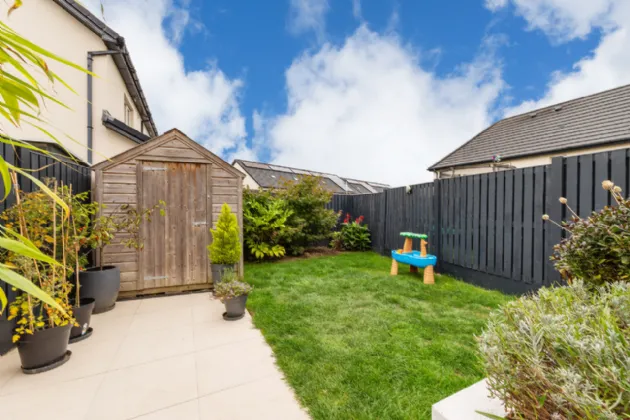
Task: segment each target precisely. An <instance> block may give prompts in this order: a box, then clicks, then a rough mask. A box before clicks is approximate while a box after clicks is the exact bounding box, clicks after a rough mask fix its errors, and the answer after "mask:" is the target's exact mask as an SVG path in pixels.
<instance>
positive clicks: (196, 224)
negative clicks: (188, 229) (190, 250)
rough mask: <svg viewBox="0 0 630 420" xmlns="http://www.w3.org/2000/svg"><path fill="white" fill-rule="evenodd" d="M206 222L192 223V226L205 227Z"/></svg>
mask: <svg viewBox="0 0 630 420" xmlns="http://www.w3.org/2000/svg"><path fill="white" fill-rule="evenodd" d="M207 224H208V222H193V226H206V225H207Z"/></svg>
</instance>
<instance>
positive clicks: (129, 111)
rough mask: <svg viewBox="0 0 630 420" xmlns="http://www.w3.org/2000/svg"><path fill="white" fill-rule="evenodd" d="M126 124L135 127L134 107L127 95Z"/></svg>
mask: <svg viewBox="0 0 630 420" xmlns="http://www.w3.org/2000/svg"><path fill="white" fill-rule="evenodd" d="M125 124H127V125H128V126H129V127H133V107H132V106H131V103H130V102H129V99H128V98H127V95H125Z"/></svg>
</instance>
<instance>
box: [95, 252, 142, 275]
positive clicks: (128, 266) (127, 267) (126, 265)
mask: <svg viewBox="0 0 630 420" xmlns="http://www.w3.org/2000/svg"><path fill="white" fill-rule="evenodd" d="M108 257H109V258H111V256H108ZM103 259H106V258H105V257H103ZM112 264H113V265H115V266H116V267H118V268H119V269H120V272H121V273H124V272H129V271H132V272H134V273H135V272H137V271H138V262H137V261H127V262H121V261H113V262H112Z"/></svg>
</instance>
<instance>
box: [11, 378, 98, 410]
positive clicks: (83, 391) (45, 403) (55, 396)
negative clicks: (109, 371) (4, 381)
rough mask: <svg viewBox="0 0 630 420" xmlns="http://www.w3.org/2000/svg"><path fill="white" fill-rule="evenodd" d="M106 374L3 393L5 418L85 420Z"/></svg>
mask: <svg viewBox="0 0 630 420" xmlns="http://www.w3.org/2000/svg"><path fill="white" fill-rule="evenodd" d="M35 376H37V375H33V376H32V377H35ZM103 377H104V375H97V376H91V377H89V378H83V379H77V380H74V381H68V382H61V383H56V384H54V385H49V386H47V387H43V388H39V389H37V390H25V391H22V392H19V393H16V394H11V395H5V396H2V397H0V407H2V411H1V412H0V413H2V419H7V420H9V419H10V420H34V419H46V420H83V419H85V418H86V417H85V416H86V414H87V412H88V407H89V405H90V401H92V399H93V398H94V396H95V395H96V392H97V390H98V387H99V385H100V384H101V381H102V380H103Z"/></svg>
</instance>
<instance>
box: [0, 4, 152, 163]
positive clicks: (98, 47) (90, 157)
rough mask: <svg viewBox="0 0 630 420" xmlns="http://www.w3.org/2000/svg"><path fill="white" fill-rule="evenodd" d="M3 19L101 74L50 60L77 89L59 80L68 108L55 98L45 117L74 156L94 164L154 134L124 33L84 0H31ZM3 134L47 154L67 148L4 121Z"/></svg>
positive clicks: (58, 92)
mask: <svg viewBox="0 0 630 420" xmlns="http://www.w3.org/2000/svg"><path fill="white" fill-rule="evenodd" d="M11 3H12V2H5V3H2V5H0V13H2V14H3V15H4V16H6V14H7V10H8V8H9V6H10V4H11ZM6 23H7V24H8V25H9V26H10V27H11V28H12V29H13V30H15V31H16V32H17V33H19V34H20V35H22V36H24V37H25V38H26V39H28V40H29V41H32V42H34V43H35V44H37V45H38V46H40V47H42V48H45V49H47V50H49V51H51V52H53V53H55V54H56V55H58V56H60V57H62V58H64V59H66V60H69V61H71V62H73V63H76V64H78V65H80V66H83V67H84V68H86V69H90V68H91V69H92V71H93V72H94V74H96V76H95V77H94V76H90V75H88V74H86V73H84V72H81V71H79V70H75V69H72V68H70V67H67V66H64V65H62V64H59V63H56V62H53V61H52V60H49V63H48V64H49V66H50V68H51V69H52V70H53V71H54V72H55V73H57V75H58V76H59V77H60V78H61V79H63V80H64V81H65V82H66V83H67V84H68V85H70V86H71V87H72V88H73V89H74V90H75V91H76V92H77V94H74V93H72V92H70V91H68V90H67V89H66V88H64V87H63V86H61V85H60V84H59V82H57V84H56V85H54V86H51V89H50V90H53V89H54V92H55V96H56V97H57V99H59V100H60V101H62V102H63V103H64V104H66V105H67V106H68V107H69V108H71V109H66V108H64V107H62V106H59V105H57V104H55V103H53V102H51V101H46V102H45V106H44V107H42V117H43V118H44V119H45V120H47V121H48V122H49V123H50V127H49V128H50V130H51V132H53V134H54V135H55V136H56V137H57V138H58V139H59V140H60V141H61V142H62V143H63V146H64V147H65V149H66V150H67V151H68V152H69V154H70V155H74V156H75V157H78V158H79V159H80V160H82V161H84V162H86V163H89V164H93V163H97V162H100V161H102V160H104V159H107V158H109V157H111V156H115V155H117V154H119V153H122V152H124V151H126V150H128V149H130V148H132V147H134V146H136V145H138V144H141V143H144V142H145V141H147V140H148V139H149V138H151V137H154V136H156V135H157V129H156V127H155V123H154V122H153V118H152V117H151V112H150V110H149V106H148V104H147V101H146V98H145V96H144V93H143V91H142V87H141V86H140V81H139V80H138V75H137V73H136V70H135V68H134V66H133V63H132V62H131V57H130V55H129V51H128V50H127V47H126V45H125V39H124V38H123V37H122V36H120V35H119V34H117V33H116V32H115V31H113V30H112V29H111V28H109V27H108V26H107V25H106V24H104V23H103V22H102V21H101V20H99V19H98V18H97V17H96V16H94V15H93V14H92V13H90V12H89V11H88V10H87V9H86V8H85V7H83V6H82V5H81V4H79V2H76V1H73V0H45V1H44V0H36V1H26V2H24V3H23V5H22V7H20V8H19V9H17V10H16V11H14V12H13V13H12V14H11V15H10V17H9V18H8V19H7V20H6ZM40 76H41V77H40V81H41V83H42V84H43V85H44V86H50V84H49V82H48V81H47V80H46V79H45V76H44V75H43V73H42V74H41V75H40ZM6 132H7V134H8V135H10V136H12V137H14V138H17V139H20V140H24V141H28V142H32V143H34V144H36V145H38V146H39V147H41V148H44V149H47V150H48V151H50V152H53V153H63V152H64V151H63V147H59V146H58V145H57V144H56V143H55V142H54V140H52V139H51V138H49V137H48V136H47V135H46V134H44V133H42V132H41V131H39V130H37V129H35V128H33V127H29V126H27V125H25V126H24V127H22V128H15V127H8V126H7V127H6ZM90 149H92V150H93V151H92V150H90Z"/></svg>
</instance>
